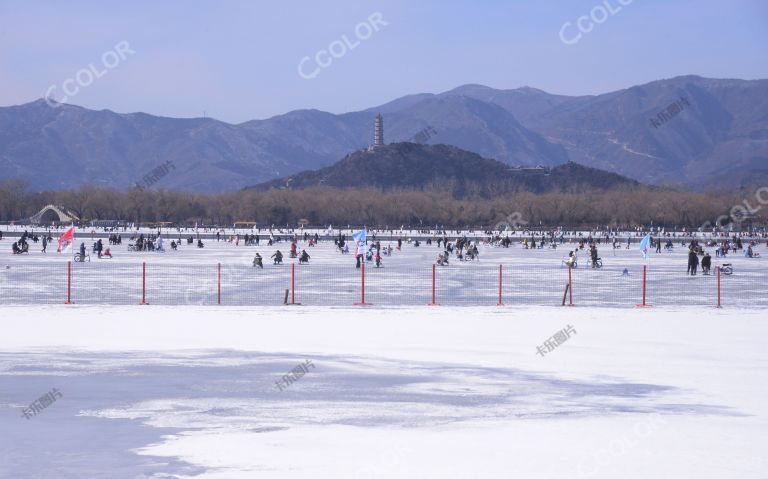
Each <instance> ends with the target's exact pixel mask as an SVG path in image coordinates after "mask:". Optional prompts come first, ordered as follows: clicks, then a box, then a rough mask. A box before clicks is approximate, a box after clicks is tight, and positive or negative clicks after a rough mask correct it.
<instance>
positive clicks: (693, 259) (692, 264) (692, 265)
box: [688, 248, 699, 276]
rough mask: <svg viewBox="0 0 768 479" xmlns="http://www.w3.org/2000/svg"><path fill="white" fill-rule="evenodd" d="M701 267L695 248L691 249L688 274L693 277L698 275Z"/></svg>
mask: <svg viewBox="0 0 768 479" xmlns="http://www.w3.org/2000/svg"><path fill="white" fill-rule="evenodd" d="M698 267H699V257H698V255H696V250H695V249H694V248H691V249H690V250H689V251H688V272H689V273H690V274H691V276H695V275H696V270H697V269H698Z"/></svg>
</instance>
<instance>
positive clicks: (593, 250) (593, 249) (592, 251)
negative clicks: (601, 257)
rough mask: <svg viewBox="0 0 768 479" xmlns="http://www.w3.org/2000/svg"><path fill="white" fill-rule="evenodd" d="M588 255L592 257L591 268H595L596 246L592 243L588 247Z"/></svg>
mask: <svg viewBox="0 0 768 479" xmlns="http://www.w3.org/2000/svg"><path fill="white" fill-rule="evenodd" d="M589 256H590V258H591V259H592V268H597V246H595V244H594V243H593V244H592V246H591V247H590V248H589Z"/></svg>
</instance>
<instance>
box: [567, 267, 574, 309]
mask: <svg viewBox="0 0 768 479" xmlns="http://www.w3.org/2000/svg"><path fill="white" fill-rule="evenodd" d="M572 269H573V266H568V306H573V278H572V276H571V270H572Z"/></svg>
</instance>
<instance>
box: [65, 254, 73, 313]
mask: <svg viewBox="0 0 768 479" xmlns="http://www.w3.org/2000/svg"><path fill="white" fill-rule="evenodd" d="M64 304H72V261H67V301H66V302H65V303H64Z"/></svg>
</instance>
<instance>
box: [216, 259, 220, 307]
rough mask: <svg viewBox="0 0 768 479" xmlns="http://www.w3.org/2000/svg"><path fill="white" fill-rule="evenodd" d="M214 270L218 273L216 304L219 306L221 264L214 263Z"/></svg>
mask: <svg viewBox="0 0 768 479" xmlns="http://www.w3.org/2000/svg"><path fill="white" fill-rule="evenodd" d="M216 270H217V273H218V277H219V280H218V291H217V298H216V299H217V304H221V263H216Z"/></svg>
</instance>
